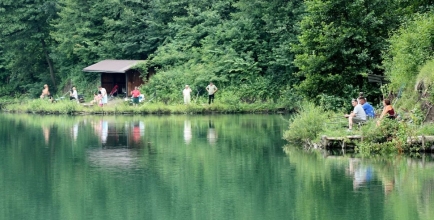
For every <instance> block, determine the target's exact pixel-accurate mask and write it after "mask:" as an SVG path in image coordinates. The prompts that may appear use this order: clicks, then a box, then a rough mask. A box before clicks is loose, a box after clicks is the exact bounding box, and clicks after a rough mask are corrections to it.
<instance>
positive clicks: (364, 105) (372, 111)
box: [358, 96, 375, 119]
mask: <svg viewBox="0 0 434 220" xmlns="http://www.w3.org/2000/svg"><path fill="white" fill-rule="evenodd" d="M358 100H359V103H360V105H362V108H363V110H364V111H365V114H366V116H367V119H370V118H375V109H374V107H372V105H371V104H369V103H368V102H366V98H365V97H363V96H360V97H359V98H358Z"/></svg>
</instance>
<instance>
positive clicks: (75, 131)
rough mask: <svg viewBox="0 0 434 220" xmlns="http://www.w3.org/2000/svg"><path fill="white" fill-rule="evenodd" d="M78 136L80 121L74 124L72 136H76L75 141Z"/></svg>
mask: <svg viewBox="0 0 434 220" xmlns="http://www.w3.org/2000/svg"><path fill="white" fill-rule="evenodd" d="M77 136H78V122H77V123H75V124H74V126H73V127H72V137H73V138H74V141H76V140H77Z"/></svg>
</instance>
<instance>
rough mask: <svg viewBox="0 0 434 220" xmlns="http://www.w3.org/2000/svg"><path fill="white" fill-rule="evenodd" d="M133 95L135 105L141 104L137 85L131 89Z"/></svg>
mask: <svg viewBox="0 0 434 220" xmlns="http://www.w3.org/2000/svg"><path fill="white" fill-rule="evenodd" d="M131 96H132V97H133V105H137V104H139V96H140V91H139V89H138V88H137V86H136V87H134V90H133V91H131Z"/></svg>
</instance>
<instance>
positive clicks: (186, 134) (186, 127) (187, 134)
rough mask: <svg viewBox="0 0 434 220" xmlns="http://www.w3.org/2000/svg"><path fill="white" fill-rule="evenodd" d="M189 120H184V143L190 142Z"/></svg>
mask: <svg viewBox="0 0 434 220" xmlns="http://www.w3.org/2000/svg"><path fill="white" fill-rule="evenodd" d="M191 137H192V134H191V122H190V120H185V121H184V141H185V143H186V144H189V143H190V142H191Z"/></svg>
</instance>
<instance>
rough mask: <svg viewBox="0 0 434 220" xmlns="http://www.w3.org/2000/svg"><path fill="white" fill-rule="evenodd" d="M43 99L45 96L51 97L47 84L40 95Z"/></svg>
mask: <svg viewBox="0 0 434 220" xmlns="http://www.w3.org/2000/svg"><path fill="white" fill-rule="evenodd" d="M39 97H40V98H41V99H43V98H45V97H48V98H50V91H49V90H48V85H47V84H45V85H44V89H43V90H42V94H41V96H39Z"/></svg>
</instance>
